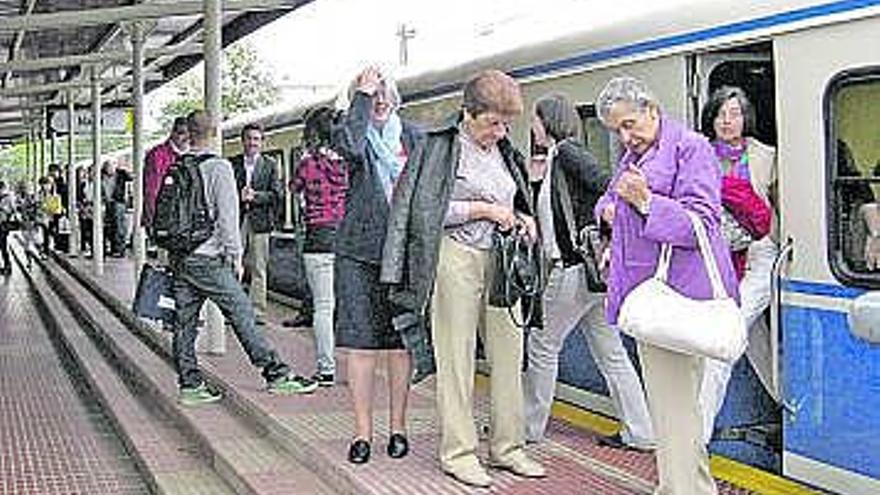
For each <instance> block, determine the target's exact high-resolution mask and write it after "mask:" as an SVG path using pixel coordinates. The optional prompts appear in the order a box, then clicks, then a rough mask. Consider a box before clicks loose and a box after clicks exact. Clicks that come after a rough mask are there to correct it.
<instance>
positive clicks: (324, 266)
mask: <svg viewBox="0 0 880 495" xmlns="http://www.w3.org/2000/svg"><path fill="white" fill-rule="evenodd" d="M303 261H304V263H305V269H306V278H308V280H309V288H311V290H312V306H313V308H314V313H313V316H314V325H313V327H314V329H315V358H316V365H317V366H316V368H317V371H318V373H320V374H322V375H333V374H335V373H336V359H335V358H334V356H333V348H334V336H333V309H334V307H335V305H336V298H335V297H334V295H333V261H334V255H333V253H305V254H303Z"/></svg>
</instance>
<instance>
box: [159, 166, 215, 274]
mask: <svg viewBox="0 0 880 495" xmlns="http://www.w3.org/2000/svg"><path fill="white" fill-rule="evenodd" d="M213 157H214V155H210V154H204V155H198V156H196V155H181V157H180V158H178V160H177V162H176V163H175V164H174V165H173V166H172V167H171V169H170V170H168V173H167V174H165V178H164V179H162V184H161V185H160V186H159V194H158V196H156V211H155V214H154V216H153V223H152V225H151V233H150V236H151V237H152V239H153V240H154V241H155V242H156V245H157V246H159V247H160V248H163V249H166V250H168V252H169V254H171V255H172V256H174V257H185V256H187V255H189V254H190V253H192V252H193V251H195V249H196V248H197V247H199V246H200V245H201V244H202V243H204V242H205V241H207V240H208V239H209V238H210V237H211V235H213V234H214V219H213V218H212V217H211V210H210V208H209V206H208V200H207V198H206V197H205V184H204V180H203V179H202V171H201V168H200V167H199V163H201V162H203V161H205V160H207V159H209V158H213Z"/></svg>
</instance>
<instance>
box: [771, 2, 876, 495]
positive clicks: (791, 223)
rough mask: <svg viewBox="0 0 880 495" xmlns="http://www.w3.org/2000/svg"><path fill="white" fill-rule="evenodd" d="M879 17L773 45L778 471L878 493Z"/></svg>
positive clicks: (849, 490)
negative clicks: (786, 250)
mask: <svg viewBox="0 0 880 495" xmlns="http://www.w3.org/2000/svg"><path fill="white" fill-rule="evenodd" d="M877 46H880V18H876V17H875V18H867V19H861V20H855V21H849V22H845V23H839V24H834V25H829V26H823V27H817V28H813V29H808V30H802V31H798V32H794V33H790V34H787V35H784V36H780V37H779V38H777V39H776V41H775V53H774V59H775V60H776V78H777V83H778V85H777V111H778V124H779V128H778V129H779V145H778V149H779V165H780V170H779V179H780V185H779V196H780V198H781V238H782V239H784V240H789V242H790V246H791V258H790V261H788V262H786V263H783V264H781V265H780V266H781V268H782V270H781V272H782V275H783V282H782V285H781V296H782V303H783V304H782V311H781V325H782V326H781V337H782V351H783V352H782V368H781V372H782V373H781V377H782V392H783V402H784V404H785V413H784V422H783V429H784V430H783V431H784V450H783V471H784V473H785V474H786V475H788V476H790V477H793V478H796V479H799V480H802V481H805V482H807V483H810V484H813V485H816V486H819V487H821V488H824V489H828V490H832V491H834V492H837V493H842V494H847V495H849V494H852V495H855V494H867V493H880V316H878V313H880V311H878V307H880V303H878V299H880V270H878V264H877V259H878V252H880V251H878V244H877V241H878V236H880V214H878V211H880V207H878V202H877V201H878V198H880V188H878V185H880V179H878V175H880V170H878V167H877V165H878V161H880V52H878V51H877V50H876V49H875V48H876V47H877Z"/></svg>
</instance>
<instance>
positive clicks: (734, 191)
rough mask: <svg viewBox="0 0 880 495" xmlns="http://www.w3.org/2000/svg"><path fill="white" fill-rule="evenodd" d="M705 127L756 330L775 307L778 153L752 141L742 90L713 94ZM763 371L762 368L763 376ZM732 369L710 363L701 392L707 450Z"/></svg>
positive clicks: (750, 114)
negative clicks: (772, 298) (774, 189)
mask: <svg viewBox="0 0 880 495" xmlns="http://www.w3.org/2000/svg"><path fill="white" fill-rule="evenodd" d="M701 123H702V131H703V133H704V134H706V136H707V137H708V138H709V140H710V141H711V142H712V145H713V147H714V148H715V155H716V156H717V157H718V160H719V162H720V163H721V168H722V170H721V172H722V179H721V203H722V205H723V206H724V211H723V212H722V217H721V225H722V233H723V234H724V237H725V238H726V239H727V241H728V243H729V244H730V249H731V258H732V259H733V265H734V268H735V269H736V274H737V277H738V279H739V291H740V298H741V301H740V306H741V308H742V311H743V316H744V317H745V319H746V325H747V326H748V327H751V326H752V325H753V324H754V323H755V322H756V321H757V320H758V318H760V317H761V315H762V314H763V313H764V310H766V309H767V307H768V306H769V304H770V280H771V269H772V266H773V261H774V260H775V258H776V254H777V252H778V248H777V244H776V229H775V227H774V226H775V219H774V216H775V215H774V213H773V205H772V204H771V199H770V198H771V197H772V195H771V188H772V187H773V185H774V183H775V181H776V150H775V149H774V148H771V147H769V146H767V145H765V144H763V143H761V142H760V141H758V140H757V139H755V138H754V137H753V136H751V134H752V131H753V130H754V129H755V112H754V109H753V107H752V105H751V103H750V102H749V99H748V97H746V94H745V92H744V91H743V90H742V89H740V88H737V87H732V86H724V87H721V88H719V89H718V90H716V91H715V92H714V93H712V96H711V97H710V99H709V101H708V102H707V103H706V106H705V107H703V112H702V118H701ZM756 338H761V337H758V336H757V335H755V330H752V331H751V332H750V336H749V339H750V341H754V340H755V339H756ZM755 347H757V348H760V346H755ZM750 348H752V346H750ZM750 350H751V349H750ZM747 355H748V356H749V359H750V361H752V363H753V364H754V363H755V362H756V360H758V359H759V358H760V356H756V355H755V352H754V351H753V352H749V351H747ZM761 368H762V367H761V366H756V369H757V370H760V369H761ZM732 369H733V366H732V365H730V364H727V363H724V362H721V361H714V360H711V359H709V360H707V361H706V366H705V370H704V373H703V383H702V386H701V387H700V404H701V407H702V410H703V418H704V424H703V428H704V429H703V441H704V443H706V444H708V443H709V441H710V440H711V438H712V432H713V429H714V423H715V416H716V415H717V414H718V412H719V411H720V410H721V405H722V404H723V403H724V394H725V390H726V389H727V382H728V381H729V380H730V373H731V371H732ZM758 375H759V377H760V376H761V373H760V372H759V373H758ZM762 380H763V377H762ZM766 384H767V382H766V381H765V386H766Z"/></svg>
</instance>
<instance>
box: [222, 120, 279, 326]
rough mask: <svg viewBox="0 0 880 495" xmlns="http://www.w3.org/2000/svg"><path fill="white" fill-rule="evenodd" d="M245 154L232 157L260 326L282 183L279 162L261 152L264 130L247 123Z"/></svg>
mask: <svg viewBox="0 0 880 495" xmlns="http://www.w3.org/2000/svg"><path fill="white" fill-rule="evenodd" d="M241 144H242V149H243V150H244V153H243V154H242V155H240V156H237V157H235V158H233V159H232V168H233V170H234V171H235V182H236V185H237V187H238V192H239V212H240V213H241V230H242V235H243V236H244V246H245V247H244V249H245V266H246V267H247V273H248V274H249V275H250V277H249V278H250V282H249V284H248V287H249V289H248V292H249V293H250V296H251V300H252V301H253V302H254V309H255V310H256V312H257V324H258V325H261V324H262V323H263V319H264V318H265V314H266V306H267V300H266V290H267V283H268V277H267V267H268V264H269V235H270V234H271V233H272V230H273V229H274V228H275V218H276V215H277V212H278V205H279V203H280V202H281V198H282V197H283V194H284V192H283V190H282V189H283V186H282V184H281V181H280V180H278V164H277V163H276V162H275V160H273V159H271V158H269V157H268V156H265V155H263V154H262V153H261V152H262V150H263V129H262V127H260V126H259V125H257V124H246V125H245V126H244V128H242V130H241Z"/></svg>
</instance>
